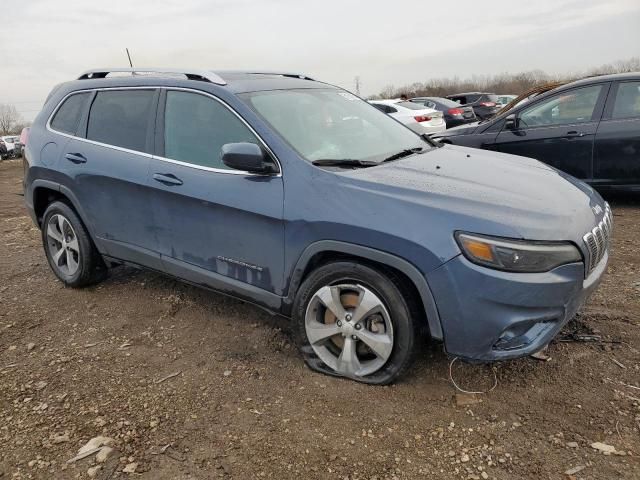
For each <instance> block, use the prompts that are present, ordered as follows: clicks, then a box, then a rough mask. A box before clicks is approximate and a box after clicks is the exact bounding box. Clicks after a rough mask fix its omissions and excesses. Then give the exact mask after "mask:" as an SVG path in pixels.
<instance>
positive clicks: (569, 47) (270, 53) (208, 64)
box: [0, 0, 640, 119]
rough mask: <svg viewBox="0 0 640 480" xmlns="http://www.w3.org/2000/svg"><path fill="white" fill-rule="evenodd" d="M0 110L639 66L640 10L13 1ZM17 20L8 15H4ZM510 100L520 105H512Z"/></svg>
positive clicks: (549, 1) (243, 0)
mask: <svg viewBox="0 0 640 480" xmlns="http://www.w3.org/2000/svg"><path fill="white" fill-rule="evenodd" d="M2 4H3V11H4V13H5V15H3V16H2V18H3V20H2V26H1V27H0V103H13V104H14V105H15V106H16V107H17V108H18V110H20V111H21V113H22V114H23V116H24V117H25V118H27V119H31V118H33V117H34V116H35V114H36V113H37V111H38V110H39V108H40V107H41V106H42V102H43V100H44V98H45V97H46V95H47V93H48V92H49V90H50V89H51V87H52V86H53V85H55V84H56V83H59V82H62V81H65V80H69V79H72V78H74V77H77V76H78V74H80V73H81V72H82V71H84V70H87V69H89V68H94V67H104V66H127V59H126V55H125V51H124V48H125V47H129V49H130V50H131V52H132V57H133V61H134V64H135V65H136V66H169V67H193V68H212V69H216V68H218V69H255V68H261V69H268V70H278V69H281V70H284V71H292V72H293V71H295V72H301V73H306V74H308V75H311V76H313V77H315V78H318V79H322V80H325V81H328V82H331V83H335V84H338V85H341V86H343V87H345V88H348V89H354V77H355V76H359V77H360V79H361V84H362V87H361V93H362V94H363V95H370V94H373V93H377V92H379V91H380V90H381V89H382V88H383V87H385V86H386V85H390V84H393V85H396V86H401V85H405V84H410V83H413V82H416V81H425V80H427V79H429V78H441V77H445V76H453V75H457V76H459V77H462V78H465V77H470V76H471V75H473V74H495V73H502V72H512V73H515V72H519V71H525V70H534V69H541V70H545V71H547V72H549V73H567V72H572V71H580V70H585V69H588V68H590V67H595V66H599V65H601V64H604V63H609V62H613V61H615V60H621V59H627V58H630V57H633V56H640V0H536V1H529V2H514V1H513V0H485V1H478V0H457V1H451V0H447V1H444V0H441V1H437V0H432V1H426V0H408V1H402V0H401V1H389V0H351V1H350V0H341V1H338V0H322V1H316V0H314V1H305V0H110V1H109V2H93V1H87V0H2ZM7 12H11V14H10V15H8V16H7V15H6V13H7ZM506 93H508V92H506Z"/></svg>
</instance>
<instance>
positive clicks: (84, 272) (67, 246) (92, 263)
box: [42, 201, 107, 287]
mask: <svg viewBox="0 0 640 480" xmlns="http://www.w3.org/2000/svg"><path fill="white" fill-rule="evenodd" d="M42 243H43V245H44V251H45V254H46V255H47V260H48V261H49V265H50V266H51V270H53V273H55V275H56V276H57V277H58V278H59V279H60V280H61V281H62V282H64V283H65V285H68V286H70V287H84V286H86V285H90V284H93V283H97V282H99V281H100V280H102V279H103V278H104V277H105V276H106V272H107V269H106V266H105V265H104V262H103V261H102V258H101V256H100V254H99V253H98V251H97V250H96V247H95V246H94V245H93V242H92V241H91V238H90V237H89V234H88V232H87V230H86V228H85V226H84V225H83V224H82V222H81V221H80V218H78V215H77V214H76V213H75V212H74V211H73V209H72V208H71V207H69V206H68V205H67V204H66V203H63V202H58V201H57V202H53V203H52V204H51V205H49V207H48V208H47V210H46V212H45V214H44V219H43V222H42Z"/></svg>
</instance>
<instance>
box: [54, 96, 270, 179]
mask: <svg viewBox="0 0 640 480" xmlns="http://www.w3.org/2000/svg"><path fill="white" fill-rule="evenodd" d="M158 89H164V90H167V91H168V90H176V91H185V92H191V93H196V94H199V95H204V96H206V97H210V98H212V99H213V100H215V101H217V102H219V103H220V104H221V105H222V106H223V107H225V108H227V110H229V111H230V112H231V113H233V114H234V115H235V116H236V117H237V118H238V119H240V121H241V122H242V123H243V124H244V125H245V126H246V127H247V128H248V129H249V131H251V133H253V135H255V137H256V138H257V139H258V141H259V142H260V143H261V144H262V146H263V147H264V148H265V149H266V150H267V152H269V154H270V155H271V157H272V158H273V159H274V161H275V162H276V165H277V167H278V172H277V173H272V174H263V173H253V172H247V171H245V170H232V169H228V170H227V169H224V168H213V167H205V166H203V165H195V164H192V163H188V162H182V161H180V160H173V159H171V158H166V157H162V156H160V155H152V154H150V153H147V152H140V151H139V150H131V149H129V148H124V147H118V146H117V145H111V144H108V143H102V142H96V141H95V140H89V139H88V138H82V137H78V136H76V135H71V134H68V133H64V132H61V131H59V130H55V129H54V128H52V127H51V121H52V120H53V117H54V116H55V114H56V113H57V112H58V110H59V109H60V107H61V106H62V104H63V103H64V102H65V101H66V100H67V98H69V97H70V96H71V95H77V94H79V93H86V92H102V91H113V90H158ZM46 128H47V130H48V131H50V132H52V133H55V134H56V135H62V136H63V137H67V138H73V139H76V140H78V141H81V142H85V143H89V144H91V145H97V146H99V147H106V148H110V149H113V150H117V151H120V152H125V153H132V154H134V155H139V156H141V157H145V158H152V159H156V160H161V161H163V162H167V163H173V164H176V165H181V166H184V167H189V168H194V169H196V170H202V171H205V172H213V173H224V174H227V175H244V176H255V177H265V176H271V177H276V178H279V177H282V164H281V163H280V160H279V159H278V157H277V156H276V154H275V153H274V152H273V150H271V148H270V147H269V145H267V143H266V142H265V141H264V140H263V139H262V137H261V136H260V135H259V134H258V132H256V131H255V129H254V128H253V127H252V126H251V125H249V124H248V123H247V121H246V120H245V119H244V118H242V116H241V115H240V114H239V113H238V112H236V111H235V110H234V109H233V108H232V107H231V106H230V105H229V104H228V103H227V102H225V101H224V100H222V99H220V98H218V97H216V96H215V95H212V94H210V93H209V92H203V91H201V90H196V89H194V88H184V87H167V86H162V85H157V86H149V85H145V86H135V87H103V88H86V89H82V90H74V91H73V92H70V93H68V94H66V95H65V96H64V97H63V98H62V99H61V100H60V101H59V102H58V105H57V106H56V108H54V109H53V111H52V112H51V115H49V118H48V119H47V124H46Z"/></svg>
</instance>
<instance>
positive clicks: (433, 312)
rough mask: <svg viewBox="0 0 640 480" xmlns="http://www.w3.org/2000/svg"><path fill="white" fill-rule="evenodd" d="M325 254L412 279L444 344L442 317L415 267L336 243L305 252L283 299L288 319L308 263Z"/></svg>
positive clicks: (436, 335) (433, 330) (315, 245)
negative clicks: (373, 264)
mask: <svg viewBox="0 0 640 480" xmlns="http://www.w3.org/2000/svg"><path fill="white" fill-rule="evenodd" d="M323 252H333V253H343V254H347V255H352V256H356V257H361V258H364V259H367V260H370V261H372V262H376V263H380V264H383V265H386V266H389V267H392V268H395V269H396V270H399V271H400V272H402V273H403V274H404V275H406V276H407V277H408V278H409V280H411V282H413V284H414V286H415V287H416V289H417V290H418V293H419V294H420V300H421V302H422V305H423V308H424V311H425V313H426V316H427V322H428V326H429V332H430V334H431V336H432V337H433V338H435V339H438V340H442V338H443V335H442V326H441V325H440V316H439V314H438V309H437V307H436V303H435V300H434V298H433V294H432V293H431V289H430V288H429V285H428V283H427V280H426V278H425V277H424V275H422V274H421V273H420V271H419V270H418V269H417V268H416V267H415V266H414V265H412V264H411V263H409V262H408V261H406V260H404V259H402V258H400V257H397V256H395V255H392V254H390V253H386V252H383V251H380V250H376V249H373V248H369V247H364V246H362V245H356V244H352V243H346V242H340V241H336V240H320V241H318V242H314V243H312V244H311V245H309V246H308V247H307V248H305V249H304V251H303V252H302V254H301V255H300V257H299V258H298V261H297V262H296V265H295V267H294V269H293V272H292V274H291V279H290V282H289V288H288V291H287V296H286V297H285V298H284V299H283V305H282V310H283V313H284V314H285V315H290V314H291V310H292V306H293V301H294V299H295V295H296V293H297V291H298V288H299V287H300V284H301V283H302V280H303V278H302V275H303V274H304V272H305V270H306V267H307V265H308V264H309V261H310V260H311V259H312V258H313V256H314V255H317V254H319V253H323Z"/></svg>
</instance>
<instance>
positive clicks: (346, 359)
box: [337, 337, 362, 375]
mask: <svg viewBox="0 0 640 480" xmlns="http://www.w3.org/2000/svg"><path fill="white" fill-rule="evenodd" d="M361 368H362V365H361V364H360V360H359V359H358V354H357V352H356V341H355V340H354V339H352V338H351V337H346V338H345V339H344V347H343V348H342V352H341V353H340V356H339V357H338V363H337V370H338V372H340V373H344V374H347V375H357V374H358V371H359V370H360V369H361Z"/></svg>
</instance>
